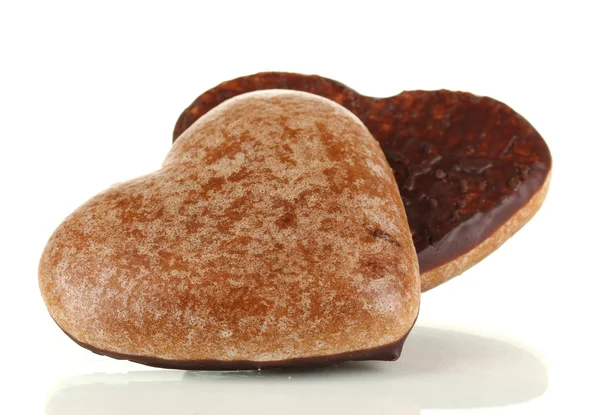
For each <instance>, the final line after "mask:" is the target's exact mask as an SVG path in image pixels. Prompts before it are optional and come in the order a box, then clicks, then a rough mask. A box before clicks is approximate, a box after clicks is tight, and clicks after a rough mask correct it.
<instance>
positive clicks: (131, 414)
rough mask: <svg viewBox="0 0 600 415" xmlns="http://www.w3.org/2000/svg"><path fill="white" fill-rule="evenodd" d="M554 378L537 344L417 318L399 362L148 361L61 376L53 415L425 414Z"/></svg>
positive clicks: (539, 387)
mask: <svg viewBox="0 0 600 415" xmlns="http://www.w3.org/2000/svg"><path fill="white" fill-rule="evenodd" d="M547 383H548V378H547V373H546V368H545V367H544V365H543V363H542V362H541V361H540V360H539V359H538V358H537V357H536V356H535V355H534V354H533V353H531V352H529V351H527V350H526V349H524V348H522V347H521V346H517V345H514V344H511V343H509V342H507V341H504V340H499V339H493V338H487V337H481V336H478V335H474V334H469V333H464V332H458V331H451V330H442V329H437V328H429V327H415V328H414V330H413V332H412V333H411V335H410V336H409V339H408V341H407V343H406V346H405V350H404V353H403V355H402V357H401V358H400V361H398V362H392V363H390V362H354V363H352V362H351V363H346V364H344V365H341V366H339V367H335V368H326V369H312V370H270V371H262V372H256V371H242V372H180V371H168V370H148V371H139V372H128V373H113V374H108V373H94V374H87V375H81V376H76V377H73V378H69V379H65V380H62V381H60V382H59V383H58V384H57V385H56V386H55V389H54V391H53V393H52V394H51V395H50V397H49V399H48V402H47V405H46V415H71V414H77V415H100V414H102V415H105V414H111V415H125V414H127V415H135V414H140V415H141V414H143V415H167V414H168V415H198V414H238V413H245V414H281V413H286V414H306V413H331V411H332V410H335V411H336V412H340V413H345V414H366V413H377V414H379V413H394V414H407V415H413V414H419V413H420V411H421V409H429V408H440V409H442V408H449V409H454V408H481V407H494V406H504V405H509V404H516V403H521V402H526V401H528V400H531V399H533V398H536V397H538V396H540V395H542V394H543V393H544V391H545V390H546V388H547Z"/></svg>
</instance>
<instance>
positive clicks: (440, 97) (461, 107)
mask: <svg viewBox="0 0 600 415" xmlns="http://www.w3.org/2000/svg"><path fill="white" fill-rule="evenodd" d="M273 88H277V89H290V90H299V91H306V92H310V93H313V94H316V95H320V96H323V97H326V98H328V99H331V100H333V101H335V102H337V103H339V104H341V105H343V106H344V107H346V108H347V109H349V110H350V111H352V112H353V113H354V114H355V115H356V116H357V117H358V118H360V119H361V121H362V122H363V123H364V124H365V125H366V126H367V127H368V129H369V131H370V132H371V133H372V134H373V136H374V137H375V138H376V139H377V140H378V141H379V143H380V144H381V147H382V149H383V151H384V153H385V155H386V157H387V160H388V162H389V164H390V166H391V167H392V169H393V170H394V175H395V179H396V181H397V183H398V186H399V188H400V192H401V194H402V199H403V201H404V206H405V209H406V213H407V216H408V221H409V225H410V228H411V232H412V236H413V241H414V245H415V247H416V250H417V254H418V258H419V266H420V271H421V279H422V290H423V291H427V290H429V289H431V288H433V287H435V286H437V285H439V284H441V283H443V282H445V281H447V280H449V279H451V278H452V277H454V276H456V275H459V274H461V273H462V272H464V271H465V270H466V269H468V268H469V267H471V266H472V265H474V264H475V263H477V262H478V261H480V260H481V259H483V258H484V257H485V256H487V255H489V254H490V253H491V252H493V251H494V250H495V249H496V248H498V247H499V246H500V245H502V243H504V242H505V241H506V240H507V239H508V238H510V236H512V235H513V234H514V233H515V232H516V231H518V230H519V229H520V228H521V227H522V226H523V225H524V224H525V223H526V222H527V221H528V220H529V219H530V218H531V217H532V216H533V215H534V214H535V213H536V212H537V210H538V209H539V207H540V206H541V204H542V202H543V200H544V198H545V195H546V192H547V190H548V186H549V179H550V171H551V164H552V161H551V156H550V152H549V150H548V147H547V145H546V143H545V142H544V140H543V139H542V137H541V136H540V135H539V134H538V132H537V131H536V130H535V129H534V128H533V127H532V126H531V124H529V123H528V122H527V121H526V120H525V119H524V118H523V117H521V116H520V115H519V114H517V113H516V112H515V111H513V110H512V109H511V108H509V107H508V106H507V105H505V104H503V103H501V102H498V101H496V100H494V99H492V98H488V97H480V96H475V95H472V94H469V93H465V92H452V91H445V90H440V91H405V92H402V93H401V94H398V95H396V96H393V97H389V98H372V97H367V96H363V95H360V94H358V93H357V92H355V91H353V90H352V89H350V88H348V87H346V86H345V85H343V84H341V83H339V82H336V81H333V80H330V79H327V78H323V77H320V76H314V75H312V76H308V75H300V74H293V73H282V72H269V73H259V74H255V75H251V76H246V77H242V78H238V79H234V80H232V81H227V82H224V83H222V84H220V85H219V86H217V87H215V88H213V89H211V90H209V91H207V92H205V93H204V94H202V95H200V96H199V97H198V98H197V99H196V100H195V101H194V102H193V103H192V105H190V106H189V107H188V108H187V109H186V110H185V111H184V112H183V113H182V114H181V116H180V117H179V120H178V121H177V124H176V126H175V130H174V133H173V139H174V140H177V138H178V137H179V135H180V134H181V133H183V132H184V131H185V130H186V129H187V128H188V127H189V126H190V125H192V124H193V123H194V122H195V120H197V119H198V117H200V116H202V114H204V113H206V112H207V111H209V110H210V109H211V108H213V107H214V106H216V105H219V104H220V103H221V102H224V101H226V100H227V99H229V98H231V97H234V96H236V95H239V94H242V93H245V92H248V91H255V90H261V89H273Z"/></svg>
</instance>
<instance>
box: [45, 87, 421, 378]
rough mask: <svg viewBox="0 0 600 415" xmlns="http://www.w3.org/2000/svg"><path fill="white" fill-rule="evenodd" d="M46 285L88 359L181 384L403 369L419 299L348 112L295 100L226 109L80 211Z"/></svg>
mask: <svg viewBox="0 0 600 415" xmlns="http://www.w3.org/2000/svg"><path fill="white" fill-rule="evenodd" d="M39 282H40V289H41V292H42V295H43V298H44V300H45V302H46V305H47V307H48V310H49V311H50V314H51V315H52V317H53V318H54V320H55V321H56V323H57V324H58V325H59V326H60V328H61V329H63V330H64V331H65V332H66V333H67V334H68V335H69V336H70V337H72V338H73V339H74V340H75V341H76V342H78V343H79V344H80V345H82V346H84V347H87V348H89V349H91V350H93V351H95V352H97V353H101V354H105V355H108V356H112V357H115V358H124V359H130V360H133V361H137V362H140V363H144V364H148V365H153V366H160V367H170V368H182V369H253V368H266V367H280V366H298V365H302V366H306V365H310V366H314V365H326V364H332V363H338V362H341V361H344V360H371V359H377V360H394V359H396V358H398V356H399V354H400V351H401V348H402V344H403V341H404V338H405V337H406V335H407V334H408V332H409V331H410V329H411V327H412V326H413V324H414V321H415V319H416V317H417V313H418V307H419V295H420V293H419V272H418V262H417V257H416V253H415V250H414V246H413V244H412V239H411V235H410V231H409V229H408V223H407V220H406V215H405V212H404V209H403V206H402V202H401V199H400V195H399V192H398V189H397V186H396V184H395V181H394V177H393V172H392V170H391V169H390V168H389V166H388V164H387V162H386V159H385V156H384V155H383V153H382V151H381V149H380V147H379V145H378V143H377V142H376V141H375V139H374V138H373V137H372V136H371V135H370V134H369V132H368V130H367V129H366V128H365V126H364V125H363V124H362V123H361V122H360V121H359V120H358V119H357V118H356V117H355V116H354V115H352V114H351V113H350V112H349V111H347V110H346V109H344V108H343V107H341V106H339V105H337V104H335V103H334V102H332V101H330V100H327V99H324V98H321V97H318V96H316V95H312V94H306V93H302V92H297V91H261V92H255V93H251V94H246V95H244V96H240V97H237V98H235V99H232V100H229V101H228V102H226V103H224V104H223V105H220V106H219V107H218V108H215V109H214V110H213V111H211V112H209V113H207V114H206V115H205V116H204V117H202V119H201V120H199V121H198V122H197V123H195V124H194V126H193V127H192V128H190V129H187V131H186V132H185V133H184V134H183V135H182V136H181V137H180V138H179V139H178V140H177V142H176V143H175V144H174V146H173V147H172V149H171V151H170V153H169V155H168V156H167V158H166V160H165V162H164V164H163V167H162V168H161V169H160V170H158V171H156V172H154V173H151V174H149V175H146V176H143V177H140V178H137V179H134V180H130V181H127V182H123V183H119V184H116V185H114V186H112V187H110V188H109V189H107V190H106V191H104V192H102V193H100V194H98V195H97V196H95V197H93V198H92V199H90V200H89V201H88V202H86V203H85V204H84V205H82V206H81V207H79V208H78V209H77V210H75V212H73V213H72V214H71V215H70V216H69V217H68V218H67V219H65V221H64V222H63V223H62V224H61V225H60V226H59V227H58V229H57V230H56V231H55V233H54V234H53V235H52V237H51V238H50V240H49V242H48V244H47V246H46V248H45V250H44V253H43V255H42V258H41V261H40V268H39Z"/></svg>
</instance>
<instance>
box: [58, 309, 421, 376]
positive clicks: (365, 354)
mask: <svg viewBox="0 0 600 415" xmlns="http://www.w3.org/2000/svg"><path fill="white" fill-rule="evenodd" d="M415 322H416V319H415V321H414V322H413V325H412V326H411V328H410V330H409V331H408V332H407V333H406V334H405V335H404V336H403V337H402V338H401V339H400V340H398V341H396V342H394V343H391V344H387V345H383V346H380V347H375V348H372V349H365V350H357V351H355V352H346V353H339V354H335V355H329V356H311V357H300V358H296V359H288V360H278V361H271V362H253V361H250V360H229V361H227V360H170V359H161V358H158V357H151V356H135V355H128V354H123V353H117V352H111V351H108V350H102V349H99V348H97V347H94V346H92V345H90V344H87V343H84V342H81V341H79V340H77V339H76V338H75V337H73V336H71V335H70V334H69V333H67V332H66V331H65V330H64V329H63V328H62V327H60V326H59V327H60V328H61V330H62V331H63V332H64V333H65V334H66V335H67V336H69V338H70V339H71V340H73V341H74V342H75V343H77V344H78V345H79V346H81V347H83V348H85V349H88V350H90V351H92V352H94V353H96V354H98V355H101V356H108V357H112V358H113V359H119V360H129V361H131V362H135V363H140V364H142V365H146V366H152V367H160V368H165V369H183V370H256V369H261V370H262V369H280V368H299V367H303V368H307V367H326V366H335V365H338V364H340V363H343V362H348V361H365V360H382V361H394V360H398V358H399V357H400V354H401V353H402V348H403V347H404V342H405V341H406V338H407V337H408V334H409V333H410V332H411V330H412V329H413V327H414V324H415ZM57 325H58V324H57Z"/></svg>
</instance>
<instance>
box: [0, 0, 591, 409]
mask: <svg viewBox="0 0 600 415" xmlns="http://www.w3.org/2000/svg"><path fill="white" fill-rule="evenodd" d="M165 3H166V2H165ZM415 3H418V5H415ZM94 4H96V5H94ZM169 4H170V5H169V6H168V7H167V6H164V7H158V6H155V5H154V4H150V3H149V2H144V3H140V4H133V3H128V2H118V3H114V4H108V3H107V2H97V3H94V2H77V3H76V2H73V3H64V2H57V1H52V2H39V3H31V2H17V1H14V2H10V1H3V2H2V3H0V46H1V48H0V156H1V158H2V160H1V164H0V169H1V171H0V177H1V178H2V181H1V188H0V189H1V190H0V194H1V199H0V244H1V245H0V272H1V284H2V285H1V289H0V323H1V328H2V331H1V333H2V334H1V337H0V348H1V349H0V353H1V356H2V363H1V364H2V366H1V369H0V379H1V381H0V382H2V386H1V387H2V389H1V390H0V396H1V399H0V413H3V414H4V413H6V414H44V413H46V414H48V415H50V414H52V415H55V414H126V413H127V414H144V415H156V414H170V415H172V414H177V415H179V414H181V415H191V414H216V413H261V414H271V413H306V412H309V413H327V414H331V413H352V414H355V413H356V414H366V413H406V414H418V413H422V414H438V413H440V414H441V413H463V412H464V413H473V414H497V413H502V414H504V413H507V414H534V413H535V414H537V413H540V414H545V413H547V412H548V411H550V410H557V411H559V412H562V413H586V414H588V413H597V412H596V411H597V410H598V407H599V406H600V402H599V401H598V394H597V386H598V382H599V381H598V373H599V370H600V367H599V365H598V357H597V354H598V353H599V350H600V344H598V341H597V339H596V336H595V334H596V332H597V328H598V322H597V317H598V315H599V312H598V311H599V310H598V296H599V294H598V289H599V288H600V284H599V282H598V280H599V278H600V272H599V271H598V268H597V264H596V258H597V256H598V253H597V248H598V232H599V231H600V229H599V226H598V218H599V215H598V204H597V203H595V202H596V201H597V200H598V196H597V189H598V187H599V183H600V181H599V180H600V179H599V172H600V167H599V166H598V163H599V162H598V156H599V154H600V153H599V152H600V145H599V141H600V133H599V131H600V101H599V99H598V97H599V94H600V87H599V84H600V82H599V80H598V76H599V74H600V66H599V64H598V59H599V42H598V41H599V40H600V31H599V30H598V27H599V25H598V12H596V11H595V10H594V9H593V7H592V4H593V2H589V3H588V4H585V3H578V2H574V1H569V2H560V3H552V4H551V3H550V2H540V3H526V2H508V1H504V2H497V3H496V2H494V3H493V2H473V3H463V2H443V3H428V2H416V1H411V2H409V4H410V5H399V2H394V3H392V2H390V3H380V2H377V1H364V2H360V3H359V4H357V5H352V4H350V2H343V3H341V4H336V5H334V4H333V3H327V2H325V1H320V2H310V1H302V2H293V3H292V2H283V1H282V2H278V3H275V4H267V3H264V4H263V3H262V2H258V1H247V2H240V3H239V4H235V3H229V2H218V1H214V2H210V3H209V2H206V3H204V4H202V3H201V2H195V3H187V4H183V3H178V2H169ZM265 70H283V71H294V72H301V73H317V74H320V75H323V76H327V77H331V78H334V79H337V80H339V81H341V82H344V83H346V84H347V85H350V86H351V87H353V88H355V89H357V90H358V91H360V92H362V93H364V94H370V95H375V96H385V95H392V94H395V93H397V92H400V91H402V90H405V89H439V88H447V89H455V90H465V91H470V92H474V93H476V94H480V95H489V96H492V97H494V98H496V99H499V100H501V101H504V102H506V103H507V104H509V105H510V106H512V107H513V108H514V109H515V110H517V111H518V112H519V113H521V114H523V115H524V116H525V117H526V118H527V119H528V120H529V121H530V122H531V123H532V124H533V125H534V126H535V127H536V128H537V129H538V131H539V132H540V133H541V134H542V136H543V137H545V139H546V140H547V142H548V144H549V146H550V149H551V151H552V154H553V157H554V168H553V179H552V184H551V189H550V193H549V195H548V198H547V200H546V203H545V205H544V206H543V207H542V209H541V211H540V212H539V214H538V215H537V216H536V217H535V218H534V219H533V220H532V221H531V222H530V223H529V224H528V225H527V226H526V227H525V228H524V229H523V230H522V231H521V232H519V233H518V234H517V235H516V236H515V237H514V238H513V239H511V240H510V241H509V242H507V243H506V244H505V245H504V246H502V247H501V248H500V249H499V250H498V251H497V252H495V253H494V254H493V255H492V256H490V257H489V258H487V259H486V260H485V261H484V262H482V263H481V264H479V265H477V266H476V267H474V268H473V269H471V270H470V271H468V272H467V273H465V274H464V275H462V276H460V277H458V278H456V279H455V280H453V281H451V282H449V283H447V284H445V285H443V286H441V287H439V288H437V289H435V290H434V291H432V292H429V293H427V294H425V295H424V296H423V300H422V307H421V314H420V318H419V322H418V325H417V327H416V328H415V330H414V332H413V333H412V335H411V336H410V337H409V339H408V341H407V344H406V351H405V354H404V356H403V357H402V359H401V360H400V361H398V362H395V363H364V364H351V365H349V366H348V367H342V368H340V369H336V370H329V371H296V372H289V373H288V372H284V373H280V372H272V373H266V374H265V373H258V374H257V373H242V374H230V375H219V374H193V373H186V372H177V371H160V370H151V369H149V368H146V367H144V366H140V365H136V364H133V363H124V362H117V361H113V360H111V359H108V358H103V357H99V356H95V355H93V354H92V353H90V352H88V351H86V350H83V349H80V348H79V347H78V346H76V345H75V344H74V343H73V342H71V341H70V340H69V339H68V338H67V337H66V336H64V335H63V334H62V332H60V330H59V329H58V328H57V326H56V325H55V324H54V323H53V322H52V320H51V319H50V317H49V316H48V314H47V312H46V309H45V307H44V304H43V301H42V299H41V297H40V295H39V291H38V287H37V261H38V259H39V256H40V254H41V251H42V249H43V247H44V245H45V242H46V240H47V238H48V237H49V236H50V234H51V232H52V231H53V230H54V228H55V227H56V226H57V225H58V224H59V223H60V221H61V220H62V219H63V218H64V217H65V216H66V215H67V214H69V213H70V212H71V211H72V210H73V209H74V208H76V207H77V206H78V205H79V204H81V203H83V202H84V201H85V200H86V199H87V198H89V197H91V196H92V195H94V194H95V193H97V192H98V191H100V190H102V189H104V188H106V187H107V186H109V185H111V184H112V183H114V182H117V181H121V180H125V179H128V178H132V177H135V176H138V175H141V174H144V173H146V172H149V171H152V170H155V169H157V168H158V167H159V166H160V165H161V163H162V160H163V158H164V157H165V155H166V153H167V152H168V150H169V147H170V143H171V132H172V128H173V126H174V123H175V120H176V119H177V117H178V115H179V114H180V112H181V111H182V109H183V108H184V107H185V106H187V105H188V104H189V103H190V102H191V101H192V100H193V99H194V98H195V97H196V96H197V95H199V94H200V93H201V92H203V91H204V90H206V89H208V88H211V87H213V86H215V85H216V84H218V83H219V82H221V81H224V80H228V79H231V78H235V77H238V76H242V75H247V74H251V73H254V72H258V71H265Z"/></svg>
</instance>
